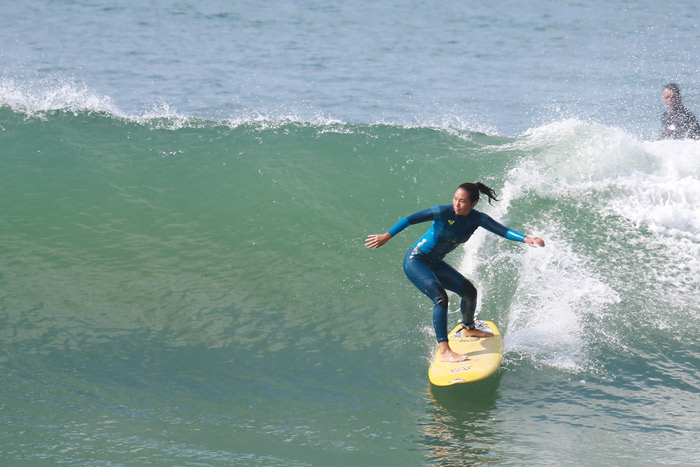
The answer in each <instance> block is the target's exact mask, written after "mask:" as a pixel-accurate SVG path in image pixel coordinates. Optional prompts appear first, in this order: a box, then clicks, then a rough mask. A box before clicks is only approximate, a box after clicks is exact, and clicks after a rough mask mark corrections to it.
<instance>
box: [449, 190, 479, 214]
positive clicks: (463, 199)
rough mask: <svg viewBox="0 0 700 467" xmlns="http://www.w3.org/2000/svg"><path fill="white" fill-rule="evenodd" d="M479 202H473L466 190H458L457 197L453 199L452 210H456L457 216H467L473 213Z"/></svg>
mask: <svg viewBox="0 0 700 467" xmlns="http://www.w3.org/2000/svg"><path fill="white" fill-rule="evenodd" d="M478 202H479V200H476V201H474V202H472V200H470V199H469V193H467V191H466V190H463V189H461V188H457V191H455V196H454V198H452V208H453V209H454V210H455V214H457V215H458V216H466V215H468V214H469V213H470V212H472V209H473V208H474V206H476V203H478Z"/></svg>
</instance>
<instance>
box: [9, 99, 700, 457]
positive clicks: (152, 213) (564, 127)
mask: <svg viewBox="0 0 700 467" xmlns="http://www.w3.org/2000/svg"><path fill="white" fill-rule="evenodd" d="M0 134H1V137H2V146H3V149H2V154H1V155H0V206H1V209H0V253H1V257H2V263H1V266H0V284H1V286H0V323H1V325H0V332H1V333H2V339H1V340H0V342H1V345H2V347H1V350H0V372H1V374H2V384H1V386H0V407H2V411H1V412H0V445H1V446H2V458H3V463H6V464H7V465H56V464H59V463H68V464H76V465H146V464H148V465H261V466H262V465H265V466H271V465H275V466H278V465H279V466H282V465H285V466H287V465H289V466H291V465H294V466H299V465H356V464H361V463H364V464H366V465H610V464H611V463H612V464H614V465H680V464H684V465H687V464H690V463H693V462H695V460H696V459H697V457H698V455H699V454H700V453H699V452H698V448H697V446H696V442H695V439H696V438H697V435H698V432H699V431H700V424H699V422H698V420H699V418H698V415H700V404H699V403H698V394H699V392H700V379H698V376H697V368H698V365H699V364H700V340H699V339H698V335H699V332H698V331H700V324H698V320H697V313H698V311H699V310H698V305H697V304H698V303H699V299H700V282H699V281H698V277H699V274H698V273H699V272H700V260H699V259H698V258H699V257H700V254H699V253H700V236H699V234H698V227H699V226H700V215H699V214H698V210H697V205H698V201H699V200H700V182H698V178H699V175H700V162H699V161H700V159H698V158H697V157H695V158H694V156H695V155H697V153H698V146H697V144H698V143H696V142H692V141H678V142H674V141H671V142H644V141H640V140H638V139H636V138H635V137H634V136H632V135H629V134H627V133H625V132H624V131H622V130H619V129H616V128H613V127H606V126H603V125H600V124H594V123H586V122H581V121H578V120H563V121H560V122H556V123H552V124H550V125H545V126H542V127H539V128H536V129H533V130H530V131H528V132H526V133H524V134H522V135H519V136H516V137H501V136H492V135H486V134H482V133H476V132H470V131H465V130H457V129H454V128H451V127H436V126H432V127H431V126H401V125H395V124H381V123H376V124H349V123H341V122H336V121H332V120H318V121H303V120H292V119H290V120H265V119H259V120H249V121H242V122H241V121H237V122H233V121H231V122H227V121H217V122H214V121H207V120H197V119H181V118H165V117H162V118H150V119H149V118H141V119H133V118H126V117H120V116H116V115H114V114H111V113H109V112H91V111H85V110H83V111H74V112H73V111H66V110H56V111H44V112H26V111H20V110H16V109H12V108H10V107H7V106H5V107H2V108H0ZM464 181H482V182H484V183H486V184H487V185H490V186H492V187H493V188H495V189H496V190H497V191H498V193H499V195H500V198H501V200H500V201H499V202H498V203H495V205H494V206H489V205H488V204H486V203H482V204H480V205H479V207H480V208H481V209H483V210H484V211H486V212H487V213H489V214H490V215H492V216H493V217H495V218H497V219H499V220H501V221H502V222H503V223H505V224H506V225H508V226H510V227H512V228H514V229H517V230H519V231H523V232H526V233H529V234H533V235H538V236H541V237H543V238H545V239H546V241H547V247H546V248H544V249H531V248H526V247H525V246H524V245H522V244H519V243H515V242H508V241H505V240H503V239H501V238H498V237H495V236H493V235H486V234H478V235H475V237H474V238H473V239H472V240H471V241H470V242H469V243H468V244H467V245H466V246H465V247H464V248H463V249H459V250H457V251H456V252H455V253H453V254H452V255H451V256H450V262H452V264H454V265H455V266H456V267H458V268H459V269H460V270H461V271H462V272H463V273H464V274H465V275H467V276H468V277H470V278H471V279H472V280H473V281H474V283H475V285H476V286H477V288H478V289H479V291H480V300H479V305H478V312H479V317H480V318H482V319H490V320H494V321H496V322H497V323H498V324H499V326H500V327H501V330H502V331H503V334H504V337H505V355H504V363H503V365H502V368H501V370H499V372H498V373H497V374H496V375H495V376H494V377H493V378H490V379H488V380H486V381H484V382H483V383H479V384H475V385H471V386H467V387H459V388H453V390H447V391H444V390H438V389H436V388H431V387H430V386H429V383H428V379H427V369H428V364H429V358H430V356H431V354H432V353H433V351H434V346H435V343H434V336H433V333H432V326H431V304H430V302H429V301H428V300H427V299H425V297H423V296H422V295H421V294H420V293H419V292H418V291H417V290H416V289H414V287H413V286H412V285H411V284H410V283H409V282H408V281H407V280H406V279H405V277H404V276H403V273H402V271H401V260H402V258H403V255H404V253H405V251H406V249H407V248H408V247H409V246H410V245H411V244H412V243H413V241H415V239H416V238H417V237H418V236H419V235H420V234H422V233H423V231H424V228H427V225H425V226H413V227H411V228H410V229H408V230H407V231H405V232H403V233H402V234H401V235H400V236H397V237H396V238H395V239H393V240H392V241H391V242H390V243H388V244H387V245H386V246H385V247H383V248H381V249H379V250H367V249H365V248H364V238H365V236H366V235H367V234H370V233H379V232H383V231H385V230H387V229H388V228H389V227H390V226H391V225H393V223H394V222H395V221H397V220H398V219H399V218H400V217H403V216H405V215H408V214H410V213H412V212H414V211H417V210H419V209H423V208H425V207H428V206H432V205H435V204H446V203H449V202H450V200H451V196H452V194H453V192H454V189H455V187H456V186H457V185H459V184H460V183H462V182H464ZM451 302H452V303H451V309H452V310H454V311H453V312H452V313H451V317H450V322H454V321H456V320H457V315H458V314H459V313H458V312H457V311H456V309H457V303H456V301H455V300H454V299H453V300H452V301H451ZM593 446H594V447H595V448H594V449H593V448H592V447H593ZM611 459H612V461H611Z"/></svg>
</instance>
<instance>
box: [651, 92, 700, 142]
mask: <svg viewBox="0 0 700 467" xmlns="http://www.w3.org/2000/svg"><path fill="white" fill-rule="evenodd" d="M662 100H663V103H664V104H665V105H666V112H664V114H663V115H662V116H661V135H660V136H659V138H660V139H684V138H692V139H698V138H700V124H699V123H698V119H697V118H695V115H693V113H692V112H691V111H690V110H688V108H687V107H685V106H684V105H683V103H682V102H681V89H680V87H679V86H678V85H677V84H676V83H669V84H667V85H666V87H664V89H663V97H662Z"/></svg>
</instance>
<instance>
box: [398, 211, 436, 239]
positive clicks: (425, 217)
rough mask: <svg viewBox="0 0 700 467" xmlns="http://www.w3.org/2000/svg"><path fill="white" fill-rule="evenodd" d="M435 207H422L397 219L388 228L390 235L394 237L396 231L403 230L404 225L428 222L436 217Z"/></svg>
mask: <svg viewBox="0 0 700 467" xmlns="http://www.w3.org/2000/svg"><path fill="white" fill-rule="evenodd" d="M437 212H438V211H437V209H436V208H428V209H424V210H422V211H418V212H415V213H413V214H411V215H410V216H407V217H404V218H403V219H401V220H399V221H398V222H397V223H396V224H394V225H393V226H392V227H391V228H390V229H389V233H390V234H391V236H392V237H395V236H396V234H397V233H399V232H401V231H402V230H404V229H405V228H406V227H408V226H409V225H413V224H420V223H421V222H428V221H432V220H435V219H436V217H435V216H436V215H437V214H436V213H437Z"/></svg>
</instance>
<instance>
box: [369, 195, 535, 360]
mask: <svg viewBox="0 0 700 467" xmlns="http://www.w3.org/2000/svg"><path fill="white" fill-rule="evenodd" d="M479 193H483V194H485V195H486V196H487V197H488V198H489V203H491V201H493V200H496V201H498V200H497V199H496V194H495V193H494V191H493V190H492V189H491V188H489V187H487V186H486V185H484V184H482V183H463V184H461V185H460V186H459V187H458V188H457V191H455V194H454V197H453V198H452V205H449V204H447V205H444V206H434V207H432V208H428V209H425V210H423V211H419V212H416V213H414V214H411V215H410V216H408V217H404V218H402V219H401V220H399V221H398V222H397V223H396V224H395V225H394V226H393V227H392V228H390V229H389V231H388V232H386V233H383V234H378V235H369V236H368V237H367V240H366V241H365V246H366V247H367V248H379V247H380V246H382V245H384V244H385V243H386V242H388V241H389V240H390V239H391V238H392V237H394V236H396V235H397V234H398V233H399V232H401V231H402V230H404V229H405V228H406V227H408V226H409V225H413V224H418V223H421V222H428V221H431V222H432V223H431V225H430V228H429V229H428V231H427V232H426V233H425V234H423V236H422V237H420V238H419V239H418V241H416V243H414V244H413V246H412V247H411V248H410V249H409V250H408V252H407V253H406V257H405V258H404V263H403V270H404V273H405V274H406V277H408V279H409V280H410V281H411V282H412V283H413V285H415V286H416V287H417V288H418V290H420V291H421V292H423V293H424V294H425V295H427V296H428V298H430V299H431V300H432V301H433V304H434V307H433V326H434V328H435V337H436V338H437V341H438V345H439V347H440V359H441V360H442V361H446V362H461V361H464V360H466V359H467V358H468V356H467V355H466V354H458V353H456V352H454V351H453V350H452V349H451V348H450V344H449V340H448V337H447V290H449V291H451V292H454V293H456V294H457V295H459V297H460V298H461V302H460V310H461V311H462V329H461V331H460V332H461V335H462V336H463V337H466V336H475V337H491V336H493V334H492V333H490V332H487V331H482V330H480V329H476V326H475V324H474V312H475V311H476V287H474V285H472V283H471V282H470V281H469V280H467V279H466V278H465V277H464V276H463V275H462V274H460V273H459V272H458V271H457V270H456V269H454V268H453V267H452V266H450V265H449V264H447V263H446V262H445V261H443V258H444V257H445V255H447V254H448V253H449V252H451V251H452V250H454V249H455V248H457V247H458V246H459V245H461V244H462V243H465V242H466V241H467V240H469V238H470V237H471V236H472V234H473V233H474V231H476V229H477V228H479V227H483V228H484V229H486V230H488V231H489V232H492V233H495V234H496V235H500V236H501V237H504V238H507V239H509V240H513V241H516V242H523V243H527V244H528V245H530V246H533V247H534V246H540V247H543V246H544V240H542V239H541V238H539V237H528V236H525V235H523V234H521V233H519V232H516V231H515V230H513V229H509V228H507V227H505V226H503V225H501V224H499V223H498V222H496V221H495V220H493V219H492V218H491V217H490V216H488V215H487V214H484V213H482V212H480V211H477V210H476V209H474V207H475V206H476V203H478V202H479Z"/></svg>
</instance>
